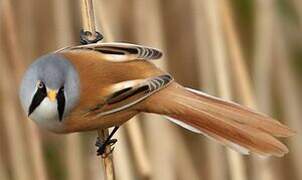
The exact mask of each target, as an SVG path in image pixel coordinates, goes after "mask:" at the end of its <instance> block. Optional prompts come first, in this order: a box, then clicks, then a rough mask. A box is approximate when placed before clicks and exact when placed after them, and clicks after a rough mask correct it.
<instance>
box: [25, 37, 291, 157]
mask: <svg viewBox="0 0 302 180" xmlns="http://www.w3.org/2000/svg"><path fill="white" fill-rule="evenodd" d="M161 56H162V53H161V51H160V50H158V49H155V48H150V47H145V46H140V45H135V44H129V43H94V44H89V45H80V46H71V47H67V48H63V49H61V50H58V51H56V52H52V53H49V54H47V55H44V56H42V57H40V58H38V59H37V60H36V61H35V62H34V63H33V64H32V65H31V66H30V67H29V68H28V70H27V71H26V73H25V75H24V78H23V80H22V83H21V87H20V100H21V104H22V106H23V108H24V110H25V112H26V113H27V115H28V117H29V119H31V120H33V121H35V122H36V123H37V124H38V125H39V126H42V127H43V128H46V129H48V130H50V131H53V132H56V133H69V132H79V131H90V130H96V129H99V128H109V127H113V126H115V127H118V126H120V125H122V124H123V123H124V122H126V121H128V120H129V119H131V118H132V117H133V116H135V115H137V114H139V113H140V112H147V113H156V114H160V115H163V116H165V117H166V118H167V119H168V120H170V121H172V122H174V123H176V124H178V125H180V126H182V127H184V128H186V129H188V130H191V131H193V132H195V133H200V134H204V135H205V136H207V137H210V138H212V139H215V140H217V141H218V142H220V143H222V144H223V145H225V146H228V147H230V148H233V149H235V150H237V151H240V152H241V153H243V154H248V153H249V152H254V153H257V154H260V155H264V156H268V155H274V156H283V155H284V154H285V153H287V152H288V149H287V147H286V146H285V145H284V144H282V143H281V142H280V141H279V140H277V139H276V137H288V136H291V135H293V134H294V131H292V130H291V129H290V128H288V127H287V126H285V125H283V124H281V123H279V122H278V121H276V120H274V119H272V118H270V117H268V116H266V115H264V114H261V113H258V112H255V111H253V110H251V109H249V108H247V107H244V106H241V105H239V104H236V103H233V102H229V101H225V100H222V99H219V98H216V97H213V96H210V95H207V94H205V93H202V92H200V91H197V90H193V89H190V88H186V87H183V86H181V85H180V84H178V83H177V82H175V81H174V79H173V77H172V76H171V75H169V74H168V73H165V72H163V71H162V70H160V69H159V68H157V67H156V66H155V65H154V64H153V63H151V60H155V59H159V58H160V57H161ZM108 142H110V141H109V139H108Z"/></svg>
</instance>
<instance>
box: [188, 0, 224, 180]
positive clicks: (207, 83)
mask: <svg viewBox="0 0 302 180" xmlns="http://www.w3.org/2000/svg"><path fill="white" fill-rule="evenodd" d="M192 8H193V10H194V16H193V18H194V26H195V32H196V34H195V36H196V43H195V45H196V48H197V58H198V62H200V63H199V74H200V79H201V82H200V85H201V88H202V90H203V91H205V92H207V93H210V94H215V88H216V87H215V74H214V68H213V61H212V56H211V48H210V44H211V43H210V42H211V41H210V40H211V39H210V38H209V28H208V27H209V24H210V22H209V18H206V8H208V7H207V6H206V4H205V3H204V2H203V1H200V0H194V1H193V6H192ZM204 148H205V149H206V153H207V154H208V156H207V161H206V162H204V163H207V166H209V168H208V171H209V179H211V180H224V179H225V177H226V163H225V161H223V160H224V159H225V158H224V154H223V148H222V147H221V145H219V144H217V143H216V142H213V141H211V140H208V139H207V140H206V141H205V144H204Z"/></svg>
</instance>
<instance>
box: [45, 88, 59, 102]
mask: <svg viewBox="0 0 302 180" xmlns="http://www.w3.org/2000/svg"><path fill="white" fill-rule="evenodd" d="M47 97H48V99H49V100H50V101H55V100H56V98H57V92H56V91H54V90H48V93H47Z"/></svg>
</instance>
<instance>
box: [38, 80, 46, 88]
mask: <svg viewBox="0 0 302 180" xmlns="http://www.w3.org/2000/svg"><path fill="white" fill-rule="evenodd" d="M44 87H45V85H44V83H43V82H42V81H40V82H39V84H38V88H39V89H43V88H44Z"/></svg>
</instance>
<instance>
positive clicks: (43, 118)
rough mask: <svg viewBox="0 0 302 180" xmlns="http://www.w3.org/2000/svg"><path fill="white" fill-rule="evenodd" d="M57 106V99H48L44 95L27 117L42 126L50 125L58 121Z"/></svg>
mask: <svg viewBox="0 0 302 180" xmlns="http://www.w3.org/2000/svg"><path fill="white" fill-rule="evenodd" d="M57 106H58V103H57V100H55V101H50V100H49V99H48V98H47V97H45V98H44V100H43V101H42V102H41V104H40V105H39V106H38V107H37V108H36V109H35V110H34V112H32V114H31V115H30V116H29V118H30V119H32V120H34V121H35V122H37V123H38V124H40V125H42V126H45V127H52V126H54V125H55V124H57V122H59V116H58V109H57Z"/></svg>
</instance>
